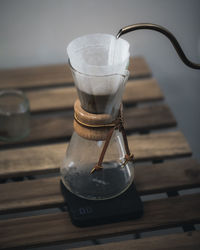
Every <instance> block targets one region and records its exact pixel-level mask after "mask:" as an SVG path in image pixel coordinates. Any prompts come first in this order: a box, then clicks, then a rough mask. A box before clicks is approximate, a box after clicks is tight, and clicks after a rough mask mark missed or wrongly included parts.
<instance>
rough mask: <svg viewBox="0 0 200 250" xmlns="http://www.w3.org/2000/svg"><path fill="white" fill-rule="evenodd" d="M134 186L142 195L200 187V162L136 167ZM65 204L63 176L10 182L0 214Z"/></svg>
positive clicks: (5, 187) (4, 188)
mask: <svg viewBox="0 0 200 250" xmlns="http://www.w3.org/2000/svg"><path fill="white" fill-rule="evenodd" d="M135 185H136V187H137V190H138V192H139V193H140V194H141V195H145V194H154V193H159V192H168V191H177V190H181V189H186V188H193V187H198V186H200V164H199V163H197V161H195V160H194V159H182V160H173V161H168V162H165V163H161V164H151V165H150V164H146V165H137V164H136V166H135ZM61 205H64V198H63V196H62V193H61V190H60V177H51V178H42V179H38V180H31V181H23V182H17V183H7V184H4V185H2V186H1V196H0V213H1V214H3V213H11V212H12V213H13V212H18V211H29V210H33V209H44V208H50V207H59V206H61Z"/></svg>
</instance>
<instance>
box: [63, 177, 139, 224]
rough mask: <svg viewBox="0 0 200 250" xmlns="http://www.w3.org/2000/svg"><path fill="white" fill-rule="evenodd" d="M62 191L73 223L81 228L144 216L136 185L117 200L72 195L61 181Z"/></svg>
mask: <svg viewBox="0 0 200 250" xmlns="http://www.w3.org/2000/svg"><path fill="white" fill-rule="evenodd" d="M60 185H61V191H62V194H63V196H64V198H65V202H66V205H67V208H68V211H69V215H70V217H71V220H72V223H73V224H74V225H76V226H79V227H85V226H95V225H100V224H106V223H112V222H119V221H124V220H129V219H137V218H140V217H141V216H142V215H143V204H142V202H141V199H140V196H139V194H138V192H137V190H136V187H135V185H134V184H132V185H131V186H130V187H129V188H128V189H127V190H126V191H125V192H124V193H123V194H121V195H119V196H117V197H116V198H112V199H108V200H103V201H93V200H87V199H83V198H80V197H78V196H76V195H74V194H73V193H71V192H70V191H69V190H67V188H66V187H65V186H64V185H63V183H62V181H60Z"/></svg>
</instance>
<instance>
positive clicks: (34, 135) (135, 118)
mask: <svg viewBox="0 0 200 250" xmlns="http://www.w3.org/2000/svg"><path fill="white" fill-rule="evenodd" d="M124 117H125V128H126V130H127V131H132V132H133V131H144V130H145V131H146V130H150V129H157V128H167V127H171V126H175V125H176V121H175V118H174V116H173V115H172V113H171V111H170V109H169V108H168V106H166V105H156V106H155V105H154V106H145V107H136V108H134V107H130V108H126V109H124ZM72 132H73V114H72V113H71V114H61V115H60V116H53V115H52V116H47V117H45V116H43V117H39V118H37V117H35V116H33V117H32V119H31V133H30V135H29V136H28V137H26V138H25V139H24V140H20V141H19V142H15V143H14V144H23V143H25V142H36V141H41V140H42V141H44V140H48V141H50V140H51V139H55V138H62V137H65V138H66V137H70V136H71V134H72ZM5 144H8V143H5V142H3V141H2V142H0V146H4V145H5Z"/></svg>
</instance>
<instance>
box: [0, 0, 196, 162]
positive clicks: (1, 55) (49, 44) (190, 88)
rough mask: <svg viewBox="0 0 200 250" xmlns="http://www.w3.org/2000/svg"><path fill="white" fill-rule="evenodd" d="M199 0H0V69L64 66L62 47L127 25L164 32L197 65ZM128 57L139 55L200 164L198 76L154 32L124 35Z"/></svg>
mask: <svg viewBox="0 0 200 250" xmlns="http://www.w3.org/2000/svg"><path fill="white" fill-rule="evenodd" d="M199 11H200V1H199V0H101V1H100V0H54V1H53V0H32V1H31V0H0V68H2V69H3V68H14V67H24V66H35V65H44V64H55V63H63V62H66V61H67V58H66V46H67V44H68V43H69V42H70V41H71V40H72V39H74V38H76V37H78V36H81V35H84V34H88V33H97V32H102V33H111V34H116V33H117V32H118V30H119V29H120V28H121V27H123V26H125V25H128V24H132V23H137V22H152V23H157V24H160V25H162V26H165V27H166V28H168V29H169V30H170V31H171V32H172V33H174V35H175V36H176V37H177V39H178V41H179V42H180V43H181V45H182V48H183V49H184V51H185V53H186V55H188V57H189V58H190V59H191V60H193V61H194V62H200V14H199ZM123 38H125V39H127V40H128V41H129V42H130V44H131V54H132V55H133V56H136V55H143V56H144V57H145V58H146V60H147V62H148V63H149V65H150V67H151V69H152V71H153V74H154V76H155V78H156V79H157V80H158V82H159V84H160V86H161V88H162V90H163V92H164V93H165V95H166V101H167V103H168V104H169V105H170V107H171V108H172V110H173V113H174V114H175V116H176V118H177V120H178V123H179V128H180V129H181V130H182V132H183V133H184V134H185V136H186V138H187V139H188V141H189V143H190V145H191V148H192V150H193V152H194V156H195V157H197V158H199V159H200V154H199V148H200V131H199V130H200V111H199V107H200V100H199V92H200V71H197V70H192V69H189V68H187V67H186V66H185V65H184V64H183V63H182V62H181V61H180V60H179V58H178V56H177V55H176V53H175V51H174V49H173V47H172V45H171V44H170V42H169V41H168V40H167V39H166V38H165V37H164V36H162V35H161V34H159V33H156V32H153V31H137V32H134V33H132V34H129V35H126V36H124V37H123Z"/></svg>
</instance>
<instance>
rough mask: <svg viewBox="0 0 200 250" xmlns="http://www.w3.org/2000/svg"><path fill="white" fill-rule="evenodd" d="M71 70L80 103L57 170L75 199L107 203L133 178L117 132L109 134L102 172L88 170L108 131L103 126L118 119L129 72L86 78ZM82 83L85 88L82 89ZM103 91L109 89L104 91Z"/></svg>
mask: <svg viewBox="0 0 200 250" xmlns="http://www.w3.org/2000/svg"><path fill="white" fill-rule="evenodd" d="M71 70H72V73H73V77H74V81H75V85H76V88H77V91H78V96H79V99H80V102H78V101H77V102H76V103H75V120H74V130H75V131H74V133H73V135H72V137H71V140H70V143H69V146H68V149H67V152H66V156H65V159H64V161H63V164H62V166H61V178H62V182H63V184H64V185H65V186H66V188H67V189H68V190H70V191H71V192H72V193H74V194H75V195H77V196H79V197H82V198H85V199H91V200H104V199H110V198H113V197H116V196H118V195H120V194H121V193H123V192H124V191H125V190H126V189H127V188H128V187H129V186H130V185H131V183H132V182H133V178H134V169H133V163H132V162H131V161H126V158H125V156H126V154H127V152H126V150H125V145H124V139H123V136H122V132H121V131H119V129H114V130H113V133H112V136H111V139H110V141H109V144H108V147H107V149H106V153H105V156H104V159H103V162H102V168H101V169H98V170H97V171H92V170H94V166H95V165H96V164H97V162H98V160H99V157H100V155H101V153H102V150H103V147H104V144H105V141H106V138H107V135H108V133H109V131H110V130H111V129H112V127H109V126H107V125H108V124H109V125H110V124H112V122H113V121H115V120H116V119H117V117H118V114H119V110H120V105H121V99H122V95H123V90H124V86H125V83H126V80H127V78H128V73H129V72H128V71H125V74H124V75H120V74H113V75H107V76H90V75H86V74H82V73H80V72H78V71H76V70H75V69H73V68H71ZM86 83H87V88H85V89H84V86H85V84H86ZM94 84H95V89H93V85H94ZM109 85H110V86H113V85H114V86H115V87H114V88H113V87H109ZM106 88H110V89H109V90H108V89H107V90H106V91H105V89H106ZM95 91H96V92H95ZM88 92H89V93H88ZM94 92H95V93H94ZM97 92H98V95H97V94H96V93H97ZM108 92H109V94H106V93H108ZM77 106H78V108H77ZM77 109H78V112H77ZM88 117H89V118H88ZM102 118H103V119H102ZM88 119H89V120H90V124H92V126H91V127H89V128H88V127H87V126H84V125H85V124H87V123H88ZM99 123H100V124H99ZM99 125H100V126H99ZM104 125H105V126H104Z"/></svg>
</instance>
